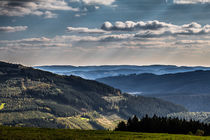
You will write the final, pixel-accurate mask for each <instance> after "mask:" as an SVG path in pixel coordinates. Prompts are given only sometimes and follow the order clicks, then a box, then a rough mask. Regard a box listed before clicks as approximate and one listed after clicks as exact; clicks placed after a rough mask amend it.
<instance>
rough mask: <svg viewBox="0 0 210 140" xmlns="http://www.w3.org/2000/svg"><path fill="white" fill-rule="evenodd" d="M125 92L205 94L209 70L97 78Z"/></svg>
mask: <svg viewBox="0 0 210 140" xmlns="http://www.w3.org/2000/svg"><path fill="white" fill-rule="evenodd" d="M97 81H99V82H102V83H105V84H108V85H110V86H113V87H115V88H119V89H121V90H123V91H125V92H142V93H145V94H157V93H158V94H159V93H161V94H164V93H170V94H172V93H173V94H176V93H178V94H180V93H187V94H207V93H210V86H209V85H210V71H202V70H200V71H194V72H184V73H176V74H164V75H155V74H149V73H146V74H139V75H136V74H132V75H127V76H123V75H122V76H115V77H107V78H101V79H97Z"/></svg>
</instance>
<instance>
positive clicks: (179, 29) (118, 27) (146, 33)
mask: <svg viewBox="0 0 210 140" xmlns="http://www.w3.org/2000/svg"><path fill="white" fill-rule="evenodd" d="M101 29H103V30H105V31H112V32H115V31H121V32H131V31H135V32H137V33H136V35H135V36H136V37H143V38H149V37H158V36H160V37H161V36H167V35H202V34H209V33H210V25H205V26H202V25H200V24H198V23H196V22H192V23H190V24H184V25H174V24H171V23H166V22H160V21H157V20H154V21H147V22H144V21H139V22H133V21H126V22H121V21H117V22H115V24H114V25H113V24H112V23H110V22H108V21H107V22H105V23H104V24H103V25H102V26H101Z"/></svg>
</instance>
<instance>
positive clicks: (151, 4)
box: [0, 0, 210, 66]
mask: <svg viewBox="0 0 210 140" xmlns="http://www.w3.org/2000/svg"><path fill="white" fill-rule="evenodd" d="M209 17H210V0H106V1H104V0H2V1H0V60H2V61H9V62H14V63H21V64H25V65H50V64H69V65H106V64H118V65H120V64H136V65H145V64H146V65H149V64H174V65H204V66H210V59H209V57H210V49H209V47H210V37H209V34H210V18H209Z"/></svg>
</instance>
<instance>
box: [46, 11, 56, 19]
mask: <svg viewBox="0 0 210 140" xmlns="http://www.w3.org/2000/svg"><path fill="white" fill-rule="evenodd" d="M44 15H45V16H44V18H56V17H57V14H54V13H52V12H50V11H46V12H45V13H44Z"/></svg>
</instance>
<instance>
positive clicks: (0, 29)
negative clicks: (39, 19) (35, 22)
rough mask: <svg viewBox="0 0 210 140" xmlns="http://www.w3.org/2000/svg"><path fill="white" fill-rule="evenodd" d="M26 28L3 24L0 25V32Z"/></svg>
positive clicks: (24, 28) (24, 27)
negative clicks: (3, 25)
mask: <svg viewBox="0 0 210 140" xmlns="http://www.w3.org/2000/svg"><path fill="white" fill-rule="evenodd" d="M27 28H28V27H27V26H5V27H0V32H18V31H25V30H26V29H27Z"/></svg>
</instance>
